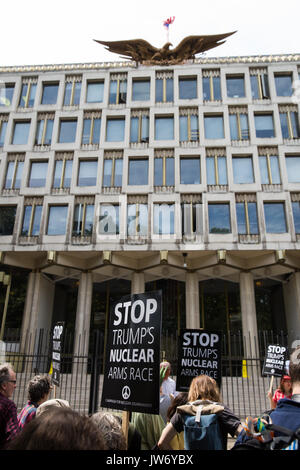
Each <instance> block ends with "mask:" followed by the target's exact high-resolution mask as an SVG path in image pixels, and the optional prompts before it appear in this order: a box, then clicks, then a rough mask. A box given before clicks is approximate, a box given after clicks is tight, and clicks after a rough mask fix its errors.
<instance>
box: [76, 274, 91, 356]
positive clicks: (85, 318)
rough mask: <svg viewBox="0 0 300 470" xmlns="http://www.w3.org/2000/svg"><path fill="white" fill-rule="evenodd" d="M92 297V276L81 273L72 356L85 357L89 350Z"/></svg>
mask: <svg viewBox="0 0 300 470" xmlns="http://www.w3.org/2000/svg"><path fill="white" fill-rule="evenodd" d="M92 295H93V275H92V273H89V272H83V273H81V277H80V281H79V288H78V298H77V311H76V322H75V338H74V354H78V355H87V354H88V348H89V335H90V322H91V307H92Z"/></svg>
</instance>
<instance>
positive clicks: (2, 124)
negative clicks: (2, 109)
mask: <svg viewBox="0 0 300 470" xmlns="http://www.w3.org/2000/svg"><path fill="white" fill-rule="evenodd" d="M7 123H8V116H6V115H4V114H2V115H1V114H0V147H3V146H4V142H5V135H6V129H7Z"/></svg>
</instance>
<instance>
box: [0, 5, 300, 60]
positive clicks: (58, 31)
mask: <svg viewBox="0 0 300 470" xmlns="http://www.w3.org/2000/svg"><path fill="white" fill-rule="evenodd" d="M46 5H47V7H46ZM0 15H1V28H0V44H1V48H0V65H25V64H28V65H29V64H57V63H82V62H101V61H116V60H121V59H120V58H119V56H118V55H116V54H112V53H109V52H108V51H106V50H105V48H104V47H103V46H101V45H100V44H97V43H95V42H94V41H93V39H100V40H107V41H114V40H121V39H136V38H143V39H146V40H147V41H149V42H150V43H151V44H153V45H154V46H156V47H161V46H162V45H163V44H164V43H165V42H166V39H167V35H166V30H165V28H164V27H163V21H164V20H165V19H167V18H169V17H170V16H175V22H174V24H173V25H171V27H170V33H169V37H170V42H172V44H173V46H174V47H176V46H177V44H178V43H179V42H180V41H181V40H182V39H183V38H184V37H186V36H188V35H198V34H200V35H201V34H220V33H227V32H230V31H235V30H237V33H236V34H235V35H234V36H232V37H229V38H228V39H227V41H226V43H225V44H224V45H222V46H220V47H218V48H216V49H213V50H211V51H208V52H207V54H206V55H207V56H213V57H223V56H229V55H233V56H243V55H266V54H267V55H268V54H290V53H300V28H299V17H300V2H299V0H284V1H282V0H273V1H269V0H252V1H248V2H245V1H242V0H206V1H205V2H204V1H202V0H180V1H179V0H173V1H171V0H152V1H151V2H150V3H149V5H148V6H147V3H146V2H145V1H143V0H127V1H125V0H113V1H112V0H110V1H103V0H102V1H101V0H98V1H94V0H84V1H79V0H52V1H51V2H49V4H47V3H46V2H43V1H41V0H39V1H38V0H26V1H23V0H10V1H9V2H2V5H1V6H0Z"/></svg>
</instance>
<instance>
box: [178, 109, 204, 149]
mask: <svg viewBox="0 0 300 470" xmlns="http://www.w3.org/2000/svg"><path fill="white" fill-rule="evenodd" d="M179 114H180V115H179V132H180V135H179V140H180V142H195V141H196V142H197V141H198V140H199V130H198V112H197V110H196V109H181V110H179Z"/></svg>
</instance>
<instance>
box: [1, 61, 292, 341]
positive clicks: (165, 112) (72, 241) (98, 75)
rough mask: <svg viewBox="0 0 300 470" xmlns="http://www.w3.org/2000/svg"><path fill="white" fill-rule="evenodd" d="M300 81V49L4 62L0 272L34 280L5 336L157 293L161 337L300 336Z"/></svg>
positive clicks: (72, 321)
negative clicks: (161, 60) (195, 332)
mask: <svg viewBox="0 0 300 470" xmlns="http://www.w3.org/2000/svg"><path fill="white" fill-rule="evenodd" d="M299 73H300V56H299V55H283V56H259V57H254V56H253V57H224V58H206V57H203V58H200V59H195V60H194V61H189V62H187V63H184V64H182V65H176V66H143V65H138V66H137V65H136V63H135V62H130V61H128V62H114V63H92V64H90V63H87V64H67V65H66V64H62V65H42V66H16V67H1V68H0V80H1V83H0V161H1V163H0V251H1V262H2V267H1V270H2V271H4V272H7V273H8V272H11V274H12V282H14V278H16V277H15V276H18V277H17V279H18V285H19V284H20V282H21V281H20V279H21V280H22V279H23V281H24V285H25V286H26V295H25V297H24V305H22V306H21V307H20V308H21V310H22V312H21V314H20V315H19V317H18V320H17V321H16V318H15V316H14V315H15V314H14V310H13V308H14V307H12V306H11V307H10V306H8V311H7V317H6V328H9V327H11V326H14V327H19V328H21V329H22V332H21V337H20V338H21V339H22V334H24V331H25V330H32V331H34V330H35V329H36V328H50V327H51V325H52V324H53V322H54V321H57V320H65V321H66V323H67V325H68V326H69V327H71V328H74V329H75V334H76V337H77V338H78V337H79V334H80V333H82V332H83V331H85V332H91V331H92V330H93V329H95V328H102V329H103V330H104V329H105V327H106V322H107V316H108V313H109V303H110V300H111V299H113V298H118V297H120V296H122V295H125V294H129V293H130V292H132V293H139V292H143V291H145V290H156V289H162V292H163V299H164V306H163V329H172V330H173V331H174V332H175V331H176V330H177V331H178V330H179V329H180V328H185V327H187V328H207V329H218V330H219V329H221V330H223V331H224V332H227V331H237V330H241V331H242V332H243V334H244V335H246V336H249V338H250V339H249V342H248V346H247V348H249V350H251V347H254V346H253V345H251V341H255V339H257V336H258V332H259V331H260V330H272V331H285V332H288V333H289V340H290V341H292V340H293V339H294V338H296V337H297V335H299V330H300V327H299V325H300V271H299V270H300V251H299V249H300V132H299V94H298V93H297V90H296V91H295V89H293V86H295V83H296V84H297V82H296V81H297V80H299ZM297 96H298V98H297ZM20 273H21V275H20ZM20 276H21V277H20ZM21 283H22V282H21Z"/></svg>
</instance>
